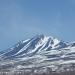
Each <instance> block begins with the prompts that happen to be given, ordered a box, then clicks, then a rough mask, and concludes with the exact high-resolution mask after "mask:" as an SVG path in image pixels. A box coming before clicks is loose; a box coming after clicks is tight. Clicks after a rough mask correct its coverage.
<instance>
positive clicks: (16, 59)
mask: <svg viewBox="0 0 75 75" xmlns="http://www.w3.org/2000/svg"><path fill="white" fill-rule="evenodd" d="M8 62H9V63H8ZM6 65H7V66H6ZM74 65H75V42H72V43H66V42H64V41H62V40H58V39H57V38H55V37H52V36H44V35H36V36H34V37H33V38H31V39H27V40H23V41H20V42H18V43H17V44H16V45H14V46H13V47H11V48H9V49H7V50H6V51H4V52H1V53H0V67H1V68H0V70H1V71H3V70H9V72H11V71H13V72H14V71H15V70H16V71H20V70H24V71H31V70H32V69H34V68H35V70H34V72H39V73H40V72H46V71H48V69H51V70H52V71H56V72H59V71H64V69H65V68H66V70H71V69H72V70H74V68H75V67H74V68H71V66H74ZM4 66H5V67H4ZM38 68H39V69H38Z"/></svg>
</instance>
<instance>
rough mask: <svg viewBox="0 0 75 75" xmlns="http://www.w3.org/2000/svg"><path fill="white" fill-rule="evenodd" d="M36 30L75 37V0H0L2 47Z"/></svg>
mask: <svg viewBox="0 0 75 75" xmlns="http://www.w3.org/2000/svg"><path fill="white" fill-rule="evenodd" d="M36 34H45V35H50V36H54V37H57V38H60V39H62V40H65V41H75V0H0V50H4V49H6V48H9V47H11V46H12V45H14V44H15V43H17V42H18V41H19V40H22V39H27V38H30V37H32V36H34V35H36Z"/></svg>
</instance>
